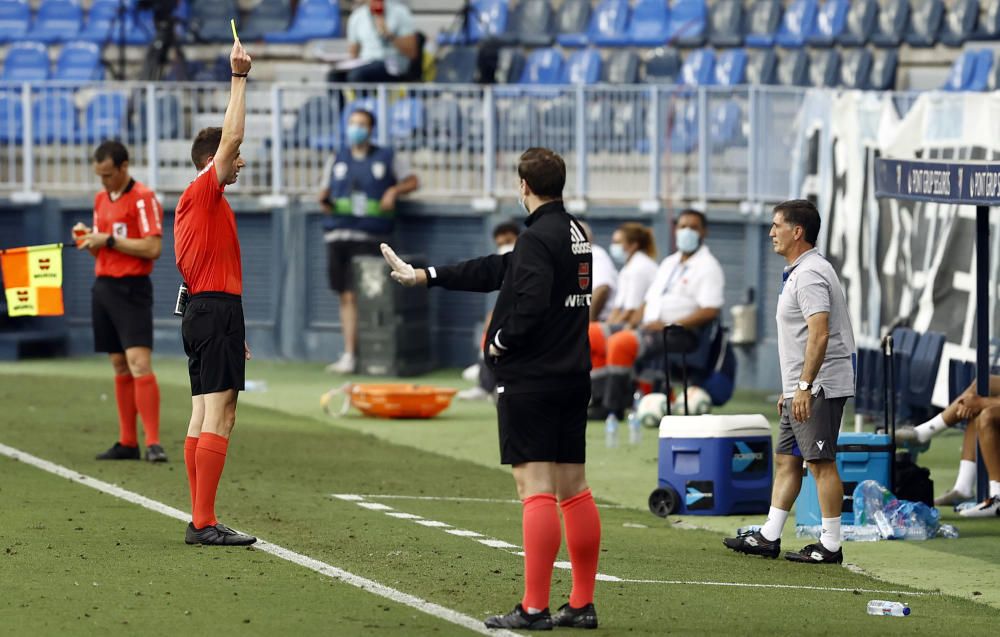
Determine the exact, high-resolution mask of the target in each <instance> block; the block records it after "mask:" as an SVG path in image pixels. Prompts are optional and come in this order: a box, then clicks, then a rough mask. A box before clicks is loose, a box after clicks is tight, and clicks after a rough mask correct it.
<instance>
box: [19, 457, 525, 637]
mask: <svg viewBox="0 0 1000 637" xmlns="http://www.w3.org/2000/svg"><path fill="white" fill-rule="evenodd" d="M0 455H3V456H6V457H8V458H10V459H11V460H17V461H19V462H23V463H25V464H27V465H30V466H32V467H35V468H38V469H41V470H42V471H47V472H48V473H51V474H53V475H57V476H59V477H61V478H66V479H68V480H70V481H72V482H76V483H77V484H82V485H84V486H87V487H90V488H91V489H94V490H96V491H100V492H102V493H106V494H108V495H110V496H113V497H115V498H118V499H119V500H124V501H126V502H129V503H131V504H138V505H139V506H141V507H143V508H145V509H149V510H150V511H155V512H156V513H160V514H162V515H165V516H167V517H170V518H174V519H176V520H180V521H182V522H187V521H189V520H190V517H191V516H190V515H188V514H187V513H185V512H184V511H181V510H180V509H175V508H174V507H172V506H170V505H167V504H164V503H162V502H160V501H158V500H153V499H152V498H147V497H146V496H144V495H140V494H138V493H135V492H134V491H129V490H127V489H123V488H121V487H119V486H117V485H114V484H111V483H109V482H104V481H103V480H98V479H97V478H92V477H90V476H87V475H84V474H82V473H79V472H77V471H73V470H72V469H69V468H68V467H64V466H62V465H58V464H55V463H54V462H49V461H48V460H44V459H42V458H39V457H37V456H33V455H31V454H29V453H25V452H24V451H21V450H19V449H15V448H14V447H8V446H7V445H5V444H3V443H0ZM343 499H347V498H343ZM254 548H255V549H257V550H258V551H264V552H265V553H270V554H271V555H274V556H275V557H279V558H281V559H283V560H286V561H288V562H292V563H293V564H297V565H299V566H302V567H304V568H308V569H309V570H311V571H315V572H317V573H319V574H321V575H325V576H327V577H329V578H331V579H335V580H338V581H340V582H343V583H345V584H348V585H350V586H353V587H355V588H360V589H361V590H363V591H367V592H369V593H373V594H375V595H378V596H379V597H383V598H385V599H389V600H392V601H394V602H397V603H399V604H403V605H404V606H409V607H410V608H413V609H416V610H419V611H420V612H422V613H426V614H428V615H431V616H432V617H436V618H438V619H443V620H444V621H447V622H450V623H452V624H456V625H458V626H461V627H463V628H468V629H469V630H471V631H473V632H475V633H479V634H480V635H503V637H518V635H517V633H514V632H511V631H509V630H492V629H489V628H486V626H485V625H484V624H483V622H482V620H479V619H476V618H474V617H470V616H468V615H464V614H462V613H459V612H458V611H455V610H452V609H450V608H446V607H444V606H441V605H439V604H435V603H433V602H429V601H427V600H425V599H421V598H419V597H416V596H415V595H410V594H409V593H404V592H403V591H400V590H397V589H395V588H391V587H389V586H386V585H384V584H379V583H378V582H376V581H375V580H370V579H368V578H366V577H361V576H360V575H355V574H354V573H351V572H350V571H345V570H344V569H342V568H337V567H336V566H333V565H332V564H327V563H326V562H321V561H320V560H317V559H314V558H312V557H309V556H308V555H303V554H301V553H296V552H295V551H292V550H290V549H286V548H285V547H283V546H280V545H278V544H272V543H271V542H267V541H265V540H260V539H258V540H257V543H256V544H254Z"/></svg>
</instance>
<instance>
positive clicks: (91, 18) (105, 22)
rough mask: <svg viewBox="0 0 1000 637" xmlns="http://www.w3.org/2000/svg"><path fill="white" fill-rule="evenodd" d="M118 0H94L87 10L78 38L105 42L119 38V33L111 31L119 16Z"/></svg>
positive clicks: (98, 42) (99, 42)
mask: <svg viewBox="0 0 1000 637" xmlns="http://www.w3.org/2000/svg"><path fill="white" fill-rule="evenodd" d="M118 8H119V4H118V0H94V3H93V4H92V5H90V10H89V11H87V20H86V22H85V23H84V25H83V28H82V29H81V30H80V32H79V33H78V34H77V36H76V39H77V40H78V41H83V42H94V43H96V44H104V43H105V42H108V41H109V40H113V39H117V37H118V34H117V33H115V34H112V33H111V26H112V25H113V24H115V18H117V17H118Z"/></svg>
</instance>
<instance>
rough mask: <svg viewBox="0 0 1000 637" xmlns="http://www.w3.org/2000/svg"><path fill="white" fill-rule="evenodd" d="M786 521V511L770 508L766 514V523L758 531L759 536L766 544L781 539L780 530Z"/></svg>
mask: <svg viewBox="0 0 1000 637" xmlns="http://www.w3.org/2000/svg"><path fill="white" fill-rule="evenodd" d="M787 519H788V511H782V510H781V509H779V508H777V507H771V510H770V511H768V512H767V522H765V523H764V526H762V527H761V529H760V534H761V535H763V536H764V539H765V540H767V541H768V542H773V541H775V540H777V539H778V538H779V537H781V530H782V529H783V528H785V520H787Z"/></svg>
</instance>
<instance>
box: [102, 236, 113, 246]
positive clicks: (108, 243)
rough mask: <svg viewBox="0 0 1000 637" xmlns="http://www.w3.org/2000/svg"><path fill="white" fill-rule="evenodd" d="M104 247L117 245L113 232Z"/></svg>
mask: <svg viewBox="0 0 1000 637" xmlns="http://www.w3.org/2000/svg"><path fill="white" fill-rule="evenodd" d="M104 247H105V248H114V247H115V235H113V234H111V235H108V240H107V241H105V242H104Z"/></svg>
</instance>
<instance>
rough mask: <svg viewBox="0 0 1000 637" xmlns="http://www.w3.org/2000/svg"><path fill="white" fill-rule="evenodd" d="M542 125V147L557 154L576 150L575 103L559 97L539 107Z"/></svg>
mask: <svg viewBox="0 0 1000 637" xmlns="http://www.w3.org/2000/svg"><path fill="white" fill-rule="evenodd" d="M539 119H540V122H541V125H542V130H541V132H542V145H543V146H545V147H546V148H551V149H552V150H554V151H556V152H557V153H559V154H563V155H564V154H566V153H570V152H573V150H574V149H575V148H576V125H575V120H576V102H575V100H573V99H567V98H565V97H560V98H558V99H554V100H549V101H547V102H545V103H543V104H541V105H540V107H539Z"/></svg>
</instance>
